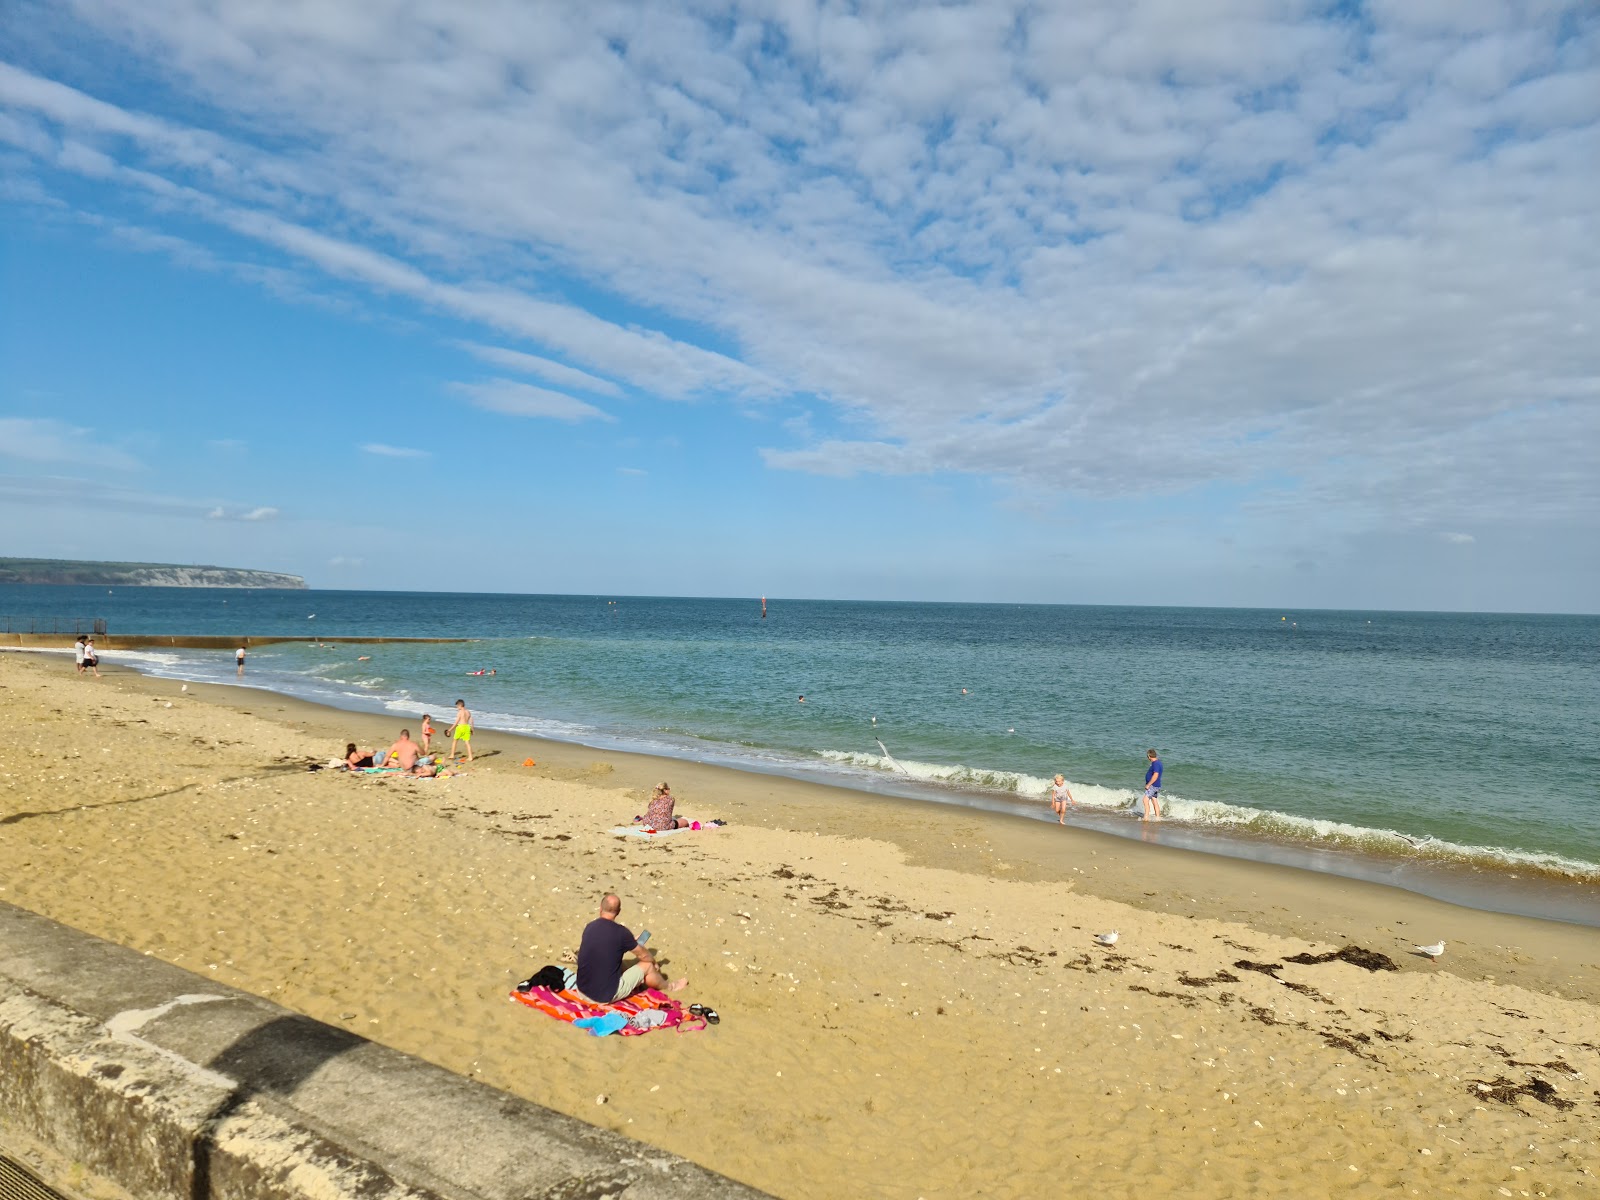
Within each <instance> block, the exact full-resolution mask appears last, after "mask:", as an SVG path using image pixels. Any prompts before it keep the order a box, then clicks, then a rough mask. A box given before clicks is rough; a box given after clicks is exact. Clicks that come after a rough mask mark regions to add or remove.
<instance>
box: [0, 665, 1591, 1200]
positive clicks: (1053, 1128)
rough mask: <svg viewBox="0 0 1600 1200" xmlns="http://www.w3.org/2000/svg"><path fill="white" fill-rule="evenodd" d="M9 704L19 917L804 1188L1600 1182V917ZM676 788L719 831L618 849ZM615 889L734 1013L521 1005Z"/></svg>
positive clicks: (172, 701) (1309, 1187)
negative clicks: (682, 1020) (378, 767)
mask: <svg viewBox="0 0 1600 1200" xmlns="http://www.w3.org/2000/svg"><path fill="white" fill-rule="evenodd" d="M0 712H3V713H4V720H3V721H0V757H3V763H4V766H3V768H0V900H5V901H8V902H10V903H13V904H19V905H21V906H23V907H26V908H29V909H32V910H34V911H37V912H41V913H44V914H46V915H48V916H51V917H54V918H55V919H57V920H60V921H63V922H65V923H67V924H69V925H73V926H75V927H77V928H80V929H84V930H86V931H88V932H90V933H94V934H97V935H99V936H101V937H106V938H110V939H111V940H113V941H117V942H120V943H122V944H124V945H129V946H133V947H135V948H137V949H141V950H146V951H149V952H151V953H153V954H156V955H158V956H160V957H162V958H165V959H167V960H169V961H171V962H174V963H177V964H179V965H181V966H184V967H187V968H189V969H190V970H194V971H197V972H199V973H200V974H202V975H206V976H209V977H212V978H217V979H222V980H224V981H226V982H228V983H230V984H232V985H234V986H237V987H241V988H244V989H246V990H249V991H253V992H256V993H258V994H261V995H264V996H269V997H271V998H272V999H274V1000H276V1001H278V1002H279V1003H282V1004H285V1005H287V1006H289V1007H291V1008H294V1009H297V1010H299V1011H302V1012H305V1013H307V1014H309V1015H311V1016H314V1017H317V1018H318V1019H321V1020H324V1021H328V1022H330V1023H333V1024H339V1025H342V1026H344V1027H345V1028H348V1029H351V1030H353V1031H355V1032H359V1033H361V1034H363V1035H364V1036H367V1037H371V1038H373V1039H375V1040H377V1041H381V1042H384V1043H386V1044H388V1045H391V1046H395V1047H397V1048H399V1049H402V1050H406V1051H409V1052H411V1053H414V1054H417V1055H419V1056H421V1057H423V1058H427V1059H429V1060H431V1061H434V1062H436V1063H439V1064H441V1065H443V1066H445V1067H448V1068H450V1069H452V1070H455V1071H458V1072H460V1073H462V1074H466V1075H471V1076H473V1077H475V1078H478V1079H481V1080H483V1081H485V1082H487V1083H490V1084H492V1085H494V1086H496V1087H500V1088H504V1089H505V1090H507V1091H511V1092H515V1093H517V1094H518V1095H522V1096H525V1097H528V1098H529V1099H532V1100H535V1101H538V1102H539V1103H542V1104H546V1105H549V1106H551V1107H553V1108H557V1109H560V1110H562V1111H564V1112H568V1113H571V1114H573V1115H575V1116H578V1117H580V1118H582V1119H584V1120H588V1121H591V1122H594V1123H596V1124H600V1125H605V1126H607V1127H610V1128H613V1129H617V1130H619V1131H621V1132H624V1133H626V1134H629V1135H630V1136H633V1137H636V1138H639V1139H641V1140H644V1141H647V1142H651V1143H653V1144H656V1145H659V1146H662V1147H664V1148H666V1149H669V1150H673V1151H675V1152H677V1153H680V1154H683V1155H686V1156H687V1157H689V1158H692V1159H694V1160H696V1161H698V1162H701V1163H704V1164H705V1165H707V1166H709V1167H712V1168H714V1169H716V1170H719V1171H722V1172H724V1173H726V1174H728V1175H731V1176H734V1177H735V1178H738V1179H742V1180H744V1181H746V1182H749V1183H751V1184H754V1185H755V1186H757V1187H761V1188H764V1189H766V1190H768V1191H771V1192H773V1193H775V1194H777V1195H780V1196H790V1197H856V1196H883V1197H895V1198H899V1197H905V1198H907V1200H912V1198H915V1197H918V1196H922V1197H929V1198H931V1197H935V1196H939V1197H943V1196H973V1195H982V1196H1001V1197H1010V1196H1015V1197H1030V1196H1039V1195H1048V1194H1056V1193H1059V1192H1061V1191H1063V1190H1066V1191H1071V1192H1078V1191H1088V1190H1092V1191H1093V1192H1094V1193H1095V1194H1099V1195H1113V1196H1115V1195H1133V1194H1135V1193H1144V1194H1148V1195H1183V1196H1232V1195H1240V1194H1246V1195H1248V1194H1258V1195H1281V1194H1283V1193H1285V1192H1286V1191H1288V1190H1289V1189H1291V1188H1294V1189H1298V1190H1300V1191H1302V1192H1304V1193H1306V1194H1309V1195H1319V1196H1320V1195H1353V1196H1359V1195H1378V1194H1389V1193H1391V1192H1393V1193H1396V1194H1399V1195H1412V1194H1416V1195H1422V1196H1427V1195H1441V1194H1467V1195H1485V1196H1494V1195H1499V1194H1501V1191H1502V1189H1504V1191H1505V1192H1506V1193H1509V1194H1511V1195H1514V1196H1515V1195H1523V1194H1527V1195H1540V1194H1543V1195H1547V1196H1568V1195H1600V1179H1597V1177H1596V1174H1597V1173H1600V1151H1597V1148H1596V1145H1595V1140H1594V1132H1593V1131H1594V1129H1595V1127H1596V1126H1597V1125H1600V1090H1597V1089H1600V1007H1597V1004H1600V934H1597V933H1596V931H1595V930H1594V929H1592V928H1584V927H1581V926H1573V925H1565V924H1560V923H1555V922H1544V921H1538V920H1532V919H1528V918H1521V917H1511V916H1501V915H1496V914H1491V913H1484V912H1479V911H1474V910H1471V909H1465V908H1459V907H1456V906H1452V905H1449V904H1445V903H1442V902H1439V901H1434V900H1429V899H1426V898H1424V897H1420V896H1417V895H1414V894H1411V893H1408V892H1403V891H1399V890H1396V889H1393V888H1388V887H1384V886H1381V885H1378V884H1367V883H1361V882H1355V881H1351V880H1345V879H1338V878H1334V877H1331V876H1326V875H1318V874H1313V873H1310V872H1304V871H1298V870H1294V869H1290V868H1283V867H1276V866H1272V865H1267V864H1261V863H1250V862H1243V861H1238V860H1232V859H1221V858H1213V857H1210V856H1206V855H1200V854H1195V853H1191V852H1186V851H1181V850H1173V849H1168V848H1166V847H1163V846H1160V845H1144V844H1140V843H1139V842H1133V841H1129V840H1126V839H1122V838H1117V837H1112V836H1109V835H1106V834H1102V833H1096V832H1092V831H1084V830H1077V829H1072V828H1070V827H1069V828H1067V829H1061V828H1059V827H1057V826H1055V825H1053V824H1045V823H1041V822H1038V821H1029V820H1023V819H1018V818H1014V817H1007V816H1003V815H999V814H992V813H985V812H980V811H971V810H961V809H955V808H942V807H933V806H929V805H926V804H920V803H916V802H910V801H901V800H896V799H892V798H880V797H869V796H863V795H861V794H859V793H854V792H849V793H845V792H840V791H837V790H835V789H831V788H828V787H825V786H822V785H819V784H815V783H809V782H803V781H796V780H790V779H785V778H778V777H770V776H762V775H750V774H743V773H740V772H736V771H731V770H728V769H725V768H720V767H712V766H703V765H699V764H693V763H684V762H681V761H675V760H662V759H652V758H650V757H647V756H641V755H630V754H619V753H601V752H597V751H592V750H586V749H583V748H581V747H574V746H568V745H560V744H551V743H542V742H538V741H534V740H530V739H525V738H517V737H512V736H509V735H497V734H495V733H493V732H489V731H480V733H479V734H478V735H477V737H475V739H474V746H475V748H476V749H477V751H478V755H479V757H478V761H477V763H476V765H475V767H474V768H473V770H472V771H471V772H470V773H468V774H464V775H462V776H459V777H457V778H454V779H449V780H438V781H413V780H403V779H396V778H374V777H350V776H347V775H345V774H343V773H336V772H332V771H319V772H312V771H308V770H307V769H306V768H307V765H308V764H309V763H311V762H319V763H320V762H326V761H327V760H328V759H329V758H330V757H333V756H335V755H337V754H339V753H340V752H341V751H342V749H343V746H344V743H345V742H346V741H349V740H352V739H353V740H356V741H359V742H361V743H362V744H363V745H364V746H371V745H373V744H387V743H388V742H389V741H390V740H392V739H393V737H394V735H395V733H396V732H397V730H398V727H399V724H400V722H398V721H396V720H394V719H392V718H380V717H374V716H367V715H361V714H351V713H341V712H336V711H333V710H329V709H323V708H319V707H317V706H314V705H310V704H305V703H301V702H297V701H292V700H289V699H285V698H281V697H276V696H273V695H271V694H268V693H261V692H244V691H240V690H238V689H231V688H212V687H197V686H195V685H190V688H189V691H188V692H187V693H183V692H180V690H179V685H178V684H177V683H175V682H171V681H165V680H154V679H147V678H144V677H140V676H137V675H134V674H131V673H126V672H108V674H107V677H106V678H104V679H101V680H98V681H96V680H93V679H83V680H80V679H78V678H76V677H75V676H74V674H73V672H72V668H71V665H70V663H64V662H62V661H60V660H58V659H55V658H53V657H44V656H32V655H23V654H9V653H8V654H0ZM413 730H415V723H413ZM527 757H532V758H534V759H535V760H536V761H537V764H538V765H537V766H535V767H532V768H528V767H523V766H521V765H520V764H521V763H522V761H523V760H524V759H525V758H527ZM660 778H666V779H669V780H670V781H671V782H672V784H673V790H674V792H675V793H676V794H677V795H678V796H679V811H680V813H682V814H685V815H688V816H692V817H723V818H726V819H728V820H729V821H730V822H732V823H731V824H730V826H729V827H728V828H726V829H723V830H718V831H705V832H700V833H689V834H684V835H679V836H676V837H673V838H670V839H666V840H663V841H659V842H642V841H639V840H636V839H619V838H615V837H612V836H610V835H609V834H607V833H606V832H605V831H606V829H607V828H608V827H610V826H612V825H615V824H619V823H625V822H626V821H627V820H628V818H630V817H631V816H632V815H633V814H634V813H637V812H641V811H643V807H644V801H645V793H646V791H647V789H648V786H649V784H650V783H652V782H654V781H655V780H657V779H660ZM607 889H614V890H616V891H618V892H619V893H620V894H621V895H622V897H623V901H624V911H623V920H624V922H625V923H627V924H629V925H630V927H632V928H633V929H635V930H637V929H639V928H640V927H643V926H648V927H649V928H650V929H651V930H652V931H653V932H654V935H655V936H654V941H653V944H654V945H655V946H657V947H659V950H660V952H661V953H662V955H663V956H664V957H665V958H666V959H667V960H668V969H669V971H670V973H672V974H675V975H676V974H687V975H688V977H689V979H690V987H689V989H688V992H687V993H686V998H688V999H692V1000H699V1001H702V1002H705V1003H708V1004H711V1005H713V1006H714V1007H715V1008H717V1009H718V1011H719V1012H720V1013H721V1015H722V1018H723V1019H722V1023H721V1024H720V1025H719V1026H717V1027H715V1028H713V1029H710V1030H707V1031H705V1032H702V1033H689V1034H672V1033H659V1034H652V1035H650V1036H648V1037H643V1038H629V1039H620V1038H607V1039H600V1040H597V1039H593V1038H590V1037H587V1036H585V1035H583V1034H581V1033H578V1032H577V1031H575V1030H573V1029H571V1028H570V1027H567V1026H564V1025H561V1024H559V1023H557V1022H555V1021H552V1020H549V1019H548V1018H545V1017H543V1016H542V1015H540V1014H538V1013H536V1012H533V1011H531V1010H529V1009H526V1008H524V1007H522V1006H520V1005H516V1004H512V1003H510V1002H509V1001H508V1000H507V998H506V992H507V990H508V989H509V987H510V986H511V984H512V983H513V982H514V981H515V980H517V979H520V978H522V977H524V976H525V975H528V974H530V973H532V972H533V971H534V970H535V969H537V968H538V967H539V966H542V965H544V964H545V963H548V962H557V961H560V960H561V958H562V955H563V952H567V951H570V949H571V948H572V946H573V945H574V943H575V941H576V938H577V934H578V932H579V930H580V929H581V928H582V926H583V924H584V922H585V921H587V920H588V919H589V917H590V916H591V915H592V912H593V910H594V908H595V906H596V903H597V902H598V898H599V896H600V894H601V893H602V892H604V891H605V890H607ZM1107 929H1117V930H1119V931H1120V935H1121V936H1120V939H1119V941H1118V943H1117V945H1116V946H1115V948H1114V949H1109V950H1108V949H1104V948H1102V947H1099V946H1097V945H1096V944H1095V943H1094V942H1093V941H1092V938H1091V934H1093V933H1094V932H1097V931H1101V930H1107ZM1440 937H1443V938H1445V939H1447V940H1448V941H1449V943H1450V945H1449V948H1448V950H1447V952H1446V954H1445V956H1444V957H1443V958H1442V959H1441V960H1440V961H1439V962H1437V963H1433V962H1430V961H1428V960H1427V959H1425V958H1422V957H1420V956H1417V955H1415V954H1414V953H1411V952H1410V947H1411V945H1412V943H1414V942H1427V941H1433V940H1435V939H1437V938H1440ZM1351 944H1354V945H1358V946H1361V947H1363V948H1365V949H1367V950H1370V951H1375V952H1378V953H1380V954H1382V955H1385V956H1387V957H1388V958H1389V959H1391V960H1392V961H1393V962H1394V964H1395V965H1396V966H1397V967H1398V969H1397V970H1394V971H1386V970H1378V971H1369V970H1366V969H1363V968H1362V967H1361V966H1358V965H1353V964H1352V963H1349V962H1346V961H1342V960H1339V959H1331V960H1328V961H1320V962H1316V961H1312V962H1301V963H1295V962H1287V961H1285V960H1286V959H1288V958H1294V957H1300V956H1309V957H1310V958H1313V959H1315V958H1318V957H1319V956H1322V955H1325V954H1328V953H1331V952H1333V951H1336V950H1338V949H1339V948H1340V947H1342V946H1346V945H1351ZM602 1095H603V1096H605V1097H606V1102H605V1103H604V1104H601V1103H598V1102H597V1100H598V1097H600V1096H602Z"/></svg>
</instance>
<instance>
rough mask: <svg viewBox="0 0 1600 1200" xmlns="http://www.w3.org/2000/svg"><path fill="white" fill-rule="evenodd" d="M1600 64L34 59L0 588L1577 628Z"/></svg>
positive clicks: (293, 44) (1048, 15)
mask: <svg viewBox="0 0 1600 1200" xmlns="http://www.w3.org/2000/svg"><path fill="white" fill-rule="evenodd" d="M1596 194H1600V10H1596V9H1595V7H1594V6H1593V5H1592V4H1588V3H1581V2H1574V3H1541V2H1533V0H1530V2H1528V3H1490V2H1486V0H1381V2H1373V3H1366V4H1339V5H1328V4H1325V3H1315V4H1313V3H1301V4H1296V3H1282V2H1275V3H1265V2H1257V0H1181V2H1180V0H1147V2H1128V0H1115V2H1111V0H1108V2H1106V3H1095V2H1085V3H1078V4H1073V5H1070V6H1069V5H1059V6H1052V5H1045V6H1040V5H1036V4H1025V3H1001V2H994V3H974V4H951V5H942V6H932V5H927V4H897V3H882V4H874V5H859V4H848V5H843V4H832V3H824V4H811V3H802V2H799V0H771V2H769V3H739V4H724V5H701V4H661V5H647V6H630V5H613V4H606V3H591V4H585V5H567V4H534V3H525V2H523V0H516V2H510V0H507V2H505V3H499V2H496V0H483V2H481V3H474V4H471V5H462V4H458V3H454V2H453V0H408V2H405V3H401V2H399V0H395V2H394V3H382V2H369V3H362V4H360V5H356V4H344V3H339V2H337V0H323V2H319V3H284V4H276V5H262V4H259V3H253V2H247V0H206V2H201V0H146V2H145V3H142V4H139V5H126V4H120V3H113V2H111V0H65V2H60V3H37V2H35V0H13V3H10V4H8V5H5V6H4V7H3V8H0V255H3V257H0V289H3V290H0V304H3V309H0V516H3V518H4V520H5V527H6V529H7V530H8V533H9V536H8V537H7V538H6V539H5V549H4V551H3V552H4V553H9V554H19V555H30V556H32V555H55V556H61V557H85V558H118V559H148V560H157V561H176V562H212V563H220V564H224V565H232V566H254V567H261V568H266V569H273V570H283V571H290V572H293V573H296V574H301V575H304V576H305V577H306V578H307V580H308V581H309V582H310V583H311V584H312V585H313V586H324V587H378V588H419V589H435V588H436V589H447V590H486V591H533V592H568V591H571V592H595V593H611V594H615V593H650V594H663V593H665V594H691V595H754V594H758V593H762V592H765V593H768V594H770V595H774V596H827V597H863V598H866V597H881V598H904V599H952V600H967V599H972V600H978V599H985V600H1019V601H1062V602H1086V603H1156V604H1240V605H1263V606H1279V605H1295V606H1326V607H1346V606H1349V607H1402V608H1448V609H1495V610H1515V611H1583V612H1594V611H1597V610H1600V550H1597V547H1600V483H1597V472H1596V470H1595V463H1596V462H1597V461H1600V329H1597V328H1596V313H1597V312H1600V217H1597V215H1596V213H1597V206H1596V205H1595V202H1594V197H1595V195H1596Z"/></svg>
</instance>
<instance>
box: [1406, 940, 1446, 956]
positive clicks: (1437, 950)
mask: <svg viewBox="0 0 1600 1200" xmlns="http://www.w3.org/2000/svg"><path fill="white" fill-rule="evenodd" d="M1411 948H1412V949H1413V950H1415V951H1416V952H1417V953H1418V954H1426V955H1427V956H1428V957H1429V958H1431V959H1437V958H1438V957H1439V955H1441V954H1443V953H1444V943H1443V942H1442V941H1440V942H1435V943H1434V944H1433V945H1431V946H1413V947H1411Z"/></svg>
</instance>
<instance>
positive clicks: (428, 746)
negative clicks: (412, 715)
mask: <svg viewBox="0 0 1600 1200" xmlns="http://www.w3.org/2000/svg"><path fill="white" fill-rule="evenodd" d="M434 733H435V730H434V728H433V718H432V717H431V716H429V715H428V714H427V713H423V714H422V752H423V753H424V754H432V753H433V735H434Z"/></svg>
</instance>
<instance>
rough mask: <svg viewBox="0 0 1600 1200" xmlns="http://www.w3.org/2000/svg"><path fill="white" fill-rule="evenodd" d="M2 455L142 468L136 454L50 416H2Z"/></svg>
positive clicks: (119, 468) (111, 467) (35, 460)
mask: <svg viewBox="0 0 1600 1200" xmlns="http://www.w3.org/2000/svg"><path fill="white" fill-rule="evenodd" d="M0 458H10V459H16V460H19V461H22V462H32V463H71V464H73V465H75V466H80V467H81V466H84V465H85V464H93V465H94V466H96V467H104V468H106V469H108V470H113V471H139V470H143V469H144V464H143V463H141V462H140V461H139V460H138V459H136V458H134V457H133V455H131V454H129V453H127V452H126V451H124V450H119V449H117V448H116V447H114V446H108V445H106V444H105V443H103V442H100V441H97V440H96V439H95V436H94V431H93V430H92V429H83V428H80V427H78V426H76V425H69V424H67V423H66V422H64V421H57V420H54V419H52V418H49V417H0Z"/></svg>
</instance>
